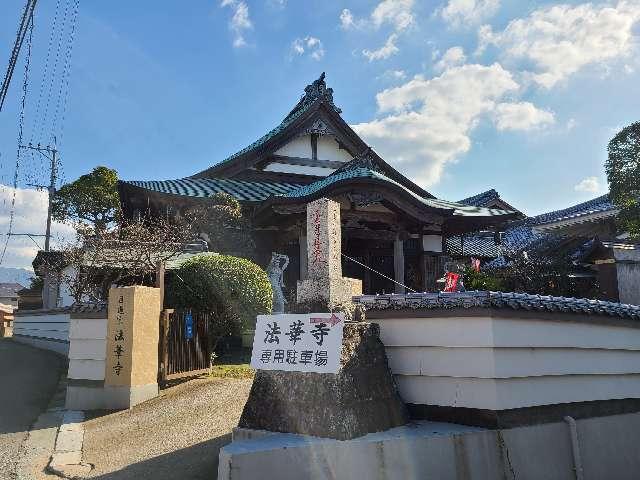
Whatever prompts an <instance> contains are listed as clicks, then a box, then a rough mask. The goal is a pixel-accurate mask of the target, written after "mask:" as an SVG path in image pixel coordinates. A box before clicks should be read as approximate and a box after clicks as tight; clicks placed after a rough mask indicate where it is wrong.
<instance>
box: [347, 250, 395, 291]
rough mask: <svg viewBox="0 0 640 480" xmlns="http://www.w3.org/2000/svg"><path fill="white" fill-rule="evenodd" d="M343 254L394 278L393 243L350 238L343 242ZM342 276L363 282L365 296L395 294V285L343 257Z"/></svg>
mask: <svg viewBox="0 0 640 480" xmlns="http://www.w3.org/2000/svg"><path fill="white" fill-rule="evenodd" d="M342 251H343V253H344V254H345V255H346V256H348V257H351V258H353V259H354V260H357V261H358V262H360V263H363V264H364V265H367V266H369V267H370V268H372V269H373V270H375V271H377V272H380V273H381V274H382V275H385V276H387V277H389V278H394V266H393V242H387V241H379V240H363V239H360V238H348V239H344V240H343V244H342ZM342 274H343V275H344V276H345V277H350V278H358V279H360V280H362V290H363V293H364V294H365V295H375V294H383V293H393V292H394V283H393V282H392V281H391V280H389V279H387V278H384V277H383V276H381V275H378V274H376V273H374V272H372V271H371V270H369V269H367V268H364V267H363V266H361V265H359V264H357V263H355V262H353V261H351V260H349V259H347V258H345V257H343V258H342Z"/></svg>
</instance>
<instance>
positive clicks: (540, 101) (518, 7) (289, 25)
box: [0, 0, 640, 266]
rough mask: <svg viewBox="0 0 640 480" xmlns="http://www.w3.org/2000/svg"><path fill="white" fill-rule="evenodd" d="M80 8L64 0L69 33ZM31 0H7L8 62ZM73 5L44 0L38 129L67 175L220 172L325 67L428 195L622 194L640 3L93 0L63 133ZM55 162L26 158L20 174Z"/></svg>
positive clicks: (17, 81) (29, 131)
mask: <svg viewBox="0 0 640 480" xmlns="http://www.w3.org/2000/svg"><path fill="white" fill-rule="evenodd" d="M74 1H75V0H60V4H61V7H60V8H61V10H60V11H59V12H58V21H57V25H58V26H60V25H61V24H62V23H63V22H61V19H62V18H63V16H62V12H63V11H64V7H65V6H66V5H69V7H70V12H72V10H73V8H72V7H73V4H74ZM23 4H24V2H23V0H5V2H4V4H3V15H2V17H0V47H1V48H2V49H3V50H4V51H5V53H4V54H2V53H1V52H0V55H4V57H5V58H8V56H9V52H10V48H11V45H12V43H13V38H14V35H15V30H16V27H17V23H18V19H19V15H20V14H21V11H22V8H23ZM55 4H56V2H53V1H43V0H41V1H40V2H39V4H38V10H37V15H36V27H35V31H34V45H33V56H32V58H33V63H32V67H33V68H32V75H31V87H30V89H29V95H28V98H27V113H26V129H25V132H26V138H27V139H33V140H34V141H41V142H43V143H46V142H47V137H51V136H52V135H53V134H55V135H57V136H58V137H59V138H60V140H59V144H60V150H61V153H62V159H63V174H64V178H65V179H66V180H72V179H74V178H76V177H77V176H79V175H81V174H83V173H85V172H87V171H88V170H90V169H91V168H92V167H93V166H95V165H107V166H109V167H112V168H115V169H116V170H118V172H119V174H120V176H121V178H125V179H140V180H142V179H165V178H179V177H183V176H187V175H190V174H192V173H194V172H197V171H199V170H202V169H204V168H206V167H208V166H210V165H212V164H215V163H217V162H218V161H220V160H222V159H224V158H225V157H226V156H228V155H230V154H232V153H234V152H235V151H237V150H239V149H241V148H242V147H244V146H245V145H247V144H249V143H251V142H252V141H254V140H255V139H256V138H258V137H260V136H261V135H262V134H264V133H265V132H266V131H267V130H269V129H271V128H272V127H274V126H275V125H277V124H278V123H279V122H280V121H281V119H282V118H283V117H284V116H285V115H286V113H287V112H288V111H289V110H290V109H291V107H292V106H293V105H294V104H295V102H296V101H297V100H298V99H299V97H300V95H301V93H302V91H303V88H304V87H305V85H307V84H308V83H310V82H311V81H312V80H314V79H315V78H317V77H318V75H319V74H320V73H321V72H322V71H325V72H326V73H327V83H328V84H329V86H331V87H333V88H334V91H335V92H334V96H335V101H336V103H337V104H338V105H339V106H340V107H341V108H342V110H343V117H344V118H345V120H346V121H347V122H348V123H350V124H351V125H352V126H354V128H356V130H357V131H358V132H359V133H360V134H361V135H362V136H363V137H364V138H365V140H366V141H368V142H369V143H370V144H371V145H372V146H373V147H374V149H376V150H377V151H378V152H379V153H380V154H381V155H382V156H383V158H385V159H386V160H387V161H388V162H389V163H391V164H392V165H394V166H396V168H398V169H399V170H400V171H401V172H403V173H405V174H406V175H407V176H409V177H410V178H412V179H414V180H416V181H417V182H418V183H420V184H422V185H423V186H425V187H426V188H427V189H428V190H429V191H431V192H432V193H434V194H435V195H437V196H439V197H442V198H446V199H450V200H457V199H460V198H463V197H466V196H468V195H472V194H475V193H477V192H479V191H483V190H486V189H489V188H496V189H497V190H498V191H499V192H500V194H501V196H502V197H503V198H504V199H505V200H506V201H507V202H509V203H511V204H512V205H514V206H515V207H518V208H520V209H522V210H523V211H525V212H526V213H528V214H537V213H541V212H544V211H549V210H553V209H557V208H562V207H565V206H568V205H571V204H574V203H577V202H579V201H582V200H587V199H589V198H593V197H595V196H597V195H599V194H602V193H605V192H606V179H605V177H604V168H603V163H604V161H605V159H606V144H607V142H608V140H609V139H610V138H611V137H612V136H613V135H614V134H615V132H616V131H617V130H619V129H620V128H621V127H623V126H625V125H627V124H629V123H631V122H632V121H635V120H638V115H639V114H638V112H639V111H640V108H639V107H640V55H639V50H638V40H639V38H640V26H639V25H640V2H639V1H638V0H634V1H626V2H617V1H612V2H600V3H599V2H595V3H582V2H567V3H558V2H516V1H513V0H442V1H438V2H426V1H422V2H421V1H412V0H382V1H380V0H353V1H348V2H327V1H316V0H304V1H302V0H288V1H287V0H260V1H257V0H256V1H249V0H244V1H243V0H223V1H204V0H190V1H189V2H175V1H174V2H168V1H155V2H151V1H147V0H138V1H136V2H130V1H127V2H125V1H117V0H114V1H110V2H88V1H84V2H82V3H81V4H80V10H79V16H78V21H77V27H76V31H75V41H74V49H73V52H72V53H73V54H72V57H71V59H72V61H71V69H70V72H71V75H70V77H69V88H68V91H69V96H68V104H67V107H66V108H64V100H62V101H60V104H59V105H60V107H59V110H60V114H59V115H58V121H57V122H56V126H55V127H54V125H53V117H54V115H53V113H52V112H53V111H55V107H54V105H58V104H57V103H56V102H57V99H58V94H59V93H60V92H61V91H62V92H63V93H64V92H65V91H67V88H66V83H65V80H64V76H63V75H62V72H63V70H64V68H63V67H62V65H63V64H64V62H63V61H62V59H63V58H64V53H65V49H64V48H63V49H62V50H61V51H60V54H59V56H60V57H59V58H60V63H59V65H60V66H59V67H58V69H57V70H56V74H55V75H53V77H54V84H53V87H52V92H53V94H52V96H51V98H52V100H51V107H50V113H49V118H47V119H46V120H45V121H44V122H43V123H44V125H40V124H38V123H36V122H35V111H36V109H37V108H38V107H37V104H38V98H39V91H40V89H41V88H42V87H41V85H42V83H41V82H42V78H43V70H44V65H45V59H46V57H47V55H46V54H47V45H48V40H49V34H50V31H51V27H52V24H53V18H54V16H55ZM70 15H71V13H70ZM67 25H68V24H67ZM69 32H70V29H69V27H67V30H66V31H65V32H64V33H63V35H62V37H63V38H65V39H66V38H67V36H68V33H69ZM65 41H66V40H65ZM55 45H56V42H54V48H53V51H55V50H56V49H55ZM63 45H65V46H66V43H63ZM55 57H56V56H55V54H54V53H51V54H50V61H49V71H51V70H52V69H53V67H52V65H53V63H54V60H53V59H55ZM0 59H2V56H0ZM21 74H22V62H21V63H20V65H19V67H18V69H16V74H15V77H14V82H13V84H12V88H11V91H10V93H9V98H8V100H7V104H6V107H5V109H4V110H3V111H2V112H1V113H0V155H1V156H0V169H1V172H0V174H1V177H0V181H1V183H3V184H9V183H11V178H12V175H13V164H14V163H15V159H16V132H17V116H18V105H19V97H20V86H21V83H22V78H21V76H22V75H21ZM51 76H52V75H48V76H47V81H46V82H45V83H44V89H43V90H44V92H45V97H46V92H47V91H48V89H49V85H50V83H49V81H50V80H49V78H50V77H51ZM61 79H62V80H61ZM56 82H58V83H56ZM60 82H61V84H62V87H63V88H62V89H61V88H59V86H60ZM41 102H45V101H44V100H42V99H41ZM43 104H44V103H42V104H41V107H40V112H42V111H43V110H42V109H43V108H44V107H43V106H42V105H43ZM63 111H65V112H66V113H65V114H64V115H63V114H62V112H63ZM41 116H42V115H41ZM63 116H64V122H62V117H63ZM62 124H63V126H62ZM45 173H46V172H45V169H44V165H43V163H42V161H40V160H37V159H36V158H35V157H34V158H25V159H23V162H22V167H21V171H20V182H21V185H22V186H23V187H24V186H25V184H26V183H34V182H43V181H45ZM9 193H10V192H9V191H8V190H7V189H4V190H3V192H2V195H3V201H4V204H3V205H0V210H1V213H0V223H4V224H6V217H7V211H8V205H7V197H8V196H9ZM44 203H45V199H44V197H43V196H42V195H37V194H32V193H31V192H29V191H27V192H21V196H19V201H18V204H19V206H20V208H19V209H18V217H19V219H18V220H19V222H21V223H19V226H20V228H31V229H40V230H42V229H43V227H40V222H41V216H42V206H43V205H44ZM0 227H3V230H6V226H5V225H0ZM25 242H26V241H25ZM10 248H11V249H13V250H11V251H10V252H9V258H8V260H7V261H8V262H9V263H7V262H5V264H7V265H12V266H13V265H16V266H17V265H20V266H22V265H25V264H28V263H29V261H28V259H29V255H30V252H31V251H32V250H33V246H29V245H28V243H24V244H16V245H15V246H13V244H12V246H11V247H10Z"/></svg>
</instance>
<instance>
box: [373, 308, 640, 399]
mask: <svg viewBox="0 0 640 480" xmlns="http://www.w3.org/2000/svg"><path fill="white" fill-rule="evenodd" d="M586 317H587V316H586V315H585V319H584V320H585V321H584V322H581V321H579V319H578V321H576V318H575V317H572V318H571V321H569V319H567V320H563V319H562V315H559V314H556V316H555V317H553V318H555V319H550V318H546V319H543V318H541V319H535V318H527V319H524V318H502V317H491V316H488V315H487V316H464V317H456V316H455V314H453V313H452V314H451V316H447V315H446V314H445V313H443V316H442V317H435V318H427V317H425V318H403V317H402V313H400V312H398V316H397V317H396V316H394V317H393V318H383V319H375V318H370V319H369V321H371V322H375V323H378V324H379V325H380V336H381V340H382V342H383V343H384V345H385V349H386V352H387V357H388V359H389V366H390V368H391V371H392V372H393V374H394V376H395V378H396V381H397V383H398V388H399V390H400V394H401V396H402V398H403V400H404V401H405V402H407V403H413V404H425V405H440V406H452V407H453V406H457V407H468V408H479V409H490V410H503V409H511V408H520V407H531V406H536V405H550V404H556V403H567V402H585V401H592V400H610V399H624V398H640V328H633V327H630V326H622V325H616V324H615V322H603V323H601V324H595V323H593V321H592V320H591V321H590V319H588V318H586Z"/></svg>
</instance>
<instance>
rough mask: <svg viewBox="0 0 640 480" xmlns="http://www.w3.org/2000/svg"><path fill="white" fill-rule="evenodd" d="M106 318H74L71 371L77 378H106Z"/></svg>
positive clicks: (70, 357) (70, 375) (72, 377)
mask: <svg viewBox="0 0 640 480" xmlns="http://www.w3.org/2000/svg"><path fill="white" fill-rule="evenodd" d="M106 339H107V319H106V318H72V319H71V324H70V330H69V373H68V375H67V376H68V378H71V379H75V380H104V376H105V362H106V349H107V340H106Z"/></svg>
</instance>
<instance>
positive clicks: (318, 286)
mask: <svg viewBox="0 0 640 480" xmlns="http://www.w3.org/2000/svg"><path fill="white" fill-rule="evenodd" d="M341 235H342V232H341V226H340V204H339V203H338V202H335V201H333V200H330V199H328V198H321V199H319V200H316V201H314V202H311V203H309V204H308V205H307V270H308V271H307V279H306V280H301V281H299V282H298V290H297V301H298V303H317V302H318V303H323V304H328V305H336V304H341V303H350V302H351V297H352V296H353V295H361V294H362V281H361V280H358V279H354V278H345V277H343V276H342V256H341V254H342V238H341Z"/></svg>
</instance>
